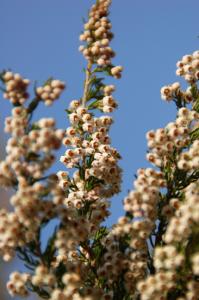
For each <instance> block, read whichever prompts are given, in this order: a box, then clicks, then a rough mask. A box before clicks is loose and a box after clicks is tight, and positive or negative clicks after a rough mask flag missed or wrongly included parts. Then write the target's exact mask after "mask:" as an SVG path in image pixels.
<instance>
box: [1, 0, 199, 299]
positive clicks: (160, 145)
mask: <svg viewBox="0 0 199 300" xmlns="http://www.w3.org/2000/svg"><path fill="white" fill-rule="evenodd" d="M110 4H111V1H110V0H97V1H96V4H94V5H93V6H92V7H91V10H90V11H89V16H88V21H87V22H86V23H85V24H84V31H83V33H82V34H81V35H80V40H81V41H83V42H84V45H82V46H80V51H82V53H83V55H84V57H85V58H86V60H87V67H86V69H85V82H84V90H83V95H82V97H81V98H79V99H76V100H72V101H71V102H70V103H69V107H68V109H66V112H67V115H68V120H69V126H68V127H67V128H66V129H64V130H63V129H57V128H56V122H55V120H54V119H53V118H50V117H48V118H41V119H39V120H35V119H32V117H33V113H34V111H35V110H36V108H37V107H38V105H39V103H40V102H42V101H43V102H44V104H45V105H47V106H48V105H51V104H52V103H53V102H54V101H55V100H56V99H58V98H59V97H60V95H61V93H62V92H63V90H64V88H65V84H64V82H62V81H60V80H57V79H56V80H55V79H52V78H50V79H49V80H47V81H46V82H45V83H44V85H43V86H40V87H36V88H35V91H34V94H35V95H34V98H33V100H32V101H30V102H29V104H27V102H28V98H29V94H28V92H27V89H28V87H29V83H30V82H29V80H28V79H24V78H23V77H22V76H20V75H19V74H14V73H12V72H11V71H5V72H3V73H1V74H0V80H1V81H2V82H3V83H4V85H5V93H4V97H5V98H6V99H9V100H10V102H11V104H12V106H13V108H12V112H11V116H9V117H7V118H6V120H5V132H6V133H8V134H9V135H10V137H9V139H8V142H7V145H6V157H5V159H4V160H2V161H1V162H0V185H1V186H3V187H6V188H12V189H13V191H12V195H11V197H10V205H11V210H10V211H9V210H7V209H5V208H1V209H0V255H1V256H2V258H3V260H4V261H9V260H11V259H12V258H14V256H15V255H16V254H17V256H18V257H19V258H20V259H21V260H22V261H23V262H24V265H25V266H26V267H27V269H28V270H29V272H28V273H19V272H17V271H16V272H13V273H12V274H11V275H10V278H9V281H8V283H7V288H8V291H9V293H10V295H11V296H12V297H17V296H20V297H26V296H29V292H35V293H37V294H38V296H39V297H40V298H42V299H49V300H115V299H118V300H124V299H132V300H137V299H140V300H167V299H176V300H197V299H198V292H199V283H198V276H199V251H198V242H197V241H198V239H199V126H198V124H199V91H198V85H197V81H198V79H199V51H195V52H194V53H192V54H191V55H185V56H183V58H182V59H181V60H180V61H179V62H178V63H177V68H178V69H177V72H176V74H177V75H180V76H182V77H184V79H185V81H186V82H187V83H188V88H187V89H186V90H185V91H183V90H182V88H181V85H180V83H179V82H174V83H173V84H170V85H167V86H164V87H163V88H162V89H161V96H162V98H163V99H164V100H166V101H171V100H173V101H174V102H175V104H176V106H177V110H178V111H177V116H176V119H175V120H174V121H173V122H170V123H169V124H167V125H166V126H165V127H164V128H159V129H157V130H150V131H149V132H147V135H146V137H147V144H148V152H147V156H146V157H147V160H148V162H149V163H151V164H152V165H154V166H155V168H152V167H147V168H140V169H138V171H137V174H136V175H135V180H134V183H133V186H134V188H133V190H130V191H129V192H128V195H127V196H126V197H125V198H124V200H123V206H124V213H125V215H123V216H121V217H120V218H119V219H118V221H117V222H116V224H114V225H113V226H112V227H111V228H107V226H106V225H105V224H104V223H103V222H104V221H105V220H106V218H107V217H108V216H109V215H110V198H111V197H112V196H114V195H116V194H118V193H119V192H120V189H121V181H122V170H121V168H120V166H119V164H118V163H119V160H120V158H121V156H120V154H119V152H118V151H117V149H115V148H114V147H113V146H112V145H111V139H110V128H111V125H112V124H113V117H112V116H110V115H109V114H110V113H112V112H113V111H114V110H115V109H116V108H117V107H118V102H117V100H116V99H115V96H113V92H114V91H115V86H114V85H113V84H110V83H109V84H106V82H105V79H106V77H105V78H103V77H99V76H98V73H99V72H100V73H102V74H103V75H106V76H113V77H115V78H120V77H121V72H122V69H123V68H122V66H119V65H118V66H114V65H113V64H112V59H113V57H114V56H115V52H114V51H113V50H112V48H111V47H110V42H111V40H112V38H113V34H112V32H111V22H110V20H109V18H108V14H109V6H110ZM26 101H27V102H26ZM25 102H26V103H25ZM32 120H34V121H32ZM62 144H63V145H64V146H65V149H64V153H63V155H61V157H60V162H61V163H62V165H63V166H62V168H63V170H58V171H57V173H56V174H54V173H52V174H51V173H50V171H51V167H52V165H53V163H54V161H55V159H56V155H55V151H56V150H58V149H60V147H61V145H62ZM51 222H52V223H53V222H56V225H55V226H54V225H52V223H51ZM46 226H54V228H53V229H54V231H53V233H52V234H49V236H48V237H47V239H46V240H47V241H46V242H45V243H43V239H42V237H43V234H44V231H43V229H44V228H45V227H46Z"/></svg>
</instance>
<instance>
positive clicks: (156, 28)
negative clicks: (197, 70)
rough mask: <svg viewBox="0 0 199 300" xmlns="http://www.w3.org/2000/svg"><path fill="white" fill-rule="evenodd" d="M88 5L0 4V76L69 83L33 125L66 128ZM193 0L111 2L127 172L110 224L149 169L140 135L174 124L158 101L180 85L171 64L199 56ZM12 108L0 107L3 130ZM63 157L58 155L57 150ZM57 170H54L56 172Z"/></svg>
mask: <svg viewBox="0 0 199 300" xmlns="http://www.w3.org/2000/svg"><path fill="white" fill-rule="evenodd" d="M93 2H94V1H91V0H84V1H82V0H73V1H72V0H71V1H70V0H56V1H55V0H54V1H53V0H34V1H33V0H32V1H31V0H28V1H27V0H0V27H1V46H0V69H4V68H11V69H12V70H13V71H15V72H19V73H21V74H22V75H24V76H26V77H28V78H30V79H31V80H32V81H34V80H35V79H37V80H38V81H39V82H43V81H44V80H45V79H46V78H48V77H49V76H53V77H56V78H58V79H61V80H64V81H66V82H67V86H68V88H67V90H66V92H65V93H64V95H63V97H62V100H58V101H57V102H56V103H55V104H54V105H53V107H52V108H50V109H46V107H44V106H41V107H40V111H39V112H38V114H37V117H38V118H39V117H42V116H53V117H55V118H56V119H57V123H58V126H59V127H63V128H66V127H67V125H68V122H67V120H66V115H65V112H64V109H65V108H66V107H67V106H68V104H69V102H70V100H72V99H75V98H79V97H80V96H81V94H82V86H83V72H82V68H83V66H84V65H85V62H84V59H83V58H82V56H81V54H80V53H79V52H78V47H79V39H78V37H79V33H80V31H81V30H82V27H83V26H82V18H83V17H85V16H86V15H87V11H88V9H89V7H90V5H91V4H92V3H93ZM198 12H199V1H198V0H189V1H187V0H167V1H163V0H151V1H147V0H145V1H144V0H123V1H119V0H113V4H112V8H111V15H110V18H111V20H112V23H113V32H114V33H115V39H114V41H113V43H112V46H113V48H114V50H115V51H116V53H117V56H116V58H115V61H114V62H115V64H121V65H123V66H124V74H123V78H122V79H121V80H120V81H115V83H116V85H117V92H116V94H115V96H116V98H117V100H118V102H119V109H118V111H117V112H116V113H115V124H114V125H113V128H112V131H111V136H112V144H113V145H114V146H115V147H116V148H118V149H119V151H120V153H121V155H122V157H123V160H122V162H121V166H122V168H123V169H124V176H123V180H124V183H123V192H122V193H121V194H120V195H119V196H117V197H115V198H114V199H113V204H112V212H113V216H112V217H111V219H110V220H109V224H111V223H113V222H115V221H116V220H117V218H118V216H120V215H121V214H122V211H121V209H122V205H121V202H122V199H123V197H124V196H125V195H126V193H127V190H128V189H131V187H132V182H133V177H134V174H135V172H136V169H137V168H139V167H143V166H146V165H147V163H146V161H145V152H146V140H145V134H146V132H147V131H148V130H149V129H153V128H154V129H155V128H158V127H162V126H164V125H165V124H166V123H167V122H169V121H170V120H172V119H173V118H175V108H174V106H173V105H172V104H170V105H169V104H167V103H165V102H163V101H162V100H161V99H160V92H159V91H160V88H161V86H163V85H165V84H168V83H171V82H173V81H176V80H179V79H178V78H177V77H176V76H175V64H176V61H177V60H178V59H179V58H181V57H182V55H184V54H188V53H191V52H193V51H194V50H196V49H198V46H199V39H198V37H197V36H198V35H199V27H198ZM9 109H10V105H9V103H8V102H7V101H6V100H4V99H2V100H1V110H0V122H1V128H2V127H3V125H2V124H3V119H4V117H5V116H7V115H8V114H9ZM62 152H63V150H62ZM60 166H61V165H60V164H59V163H58V164H57V165H56V166H55V169H56V170H57V169H59V168H60Z"/></svg>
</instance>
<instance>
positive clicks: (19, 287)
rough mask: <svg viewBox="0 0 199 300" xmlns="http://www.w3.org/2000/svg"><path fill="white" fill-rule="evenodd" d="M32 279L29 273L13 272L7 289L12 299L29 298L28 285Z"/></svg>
mask: <svg viewBox="0 0 199 300" xmlns="http://www.w3.org/2000/svg"><path fill="white" fill-rule="evenodd" d="M29 279H30V275H29V274H27V273H19V272H13V273H12V274H11V275H10V280H9V281H8V283H7V289H8V291H9V293H10V295H11V296H12V297H15V296H21V297H26V296H28V294H29V293H28V290H27V289H26V286H25V285H26V283H27V281H28V280H29Z"/></svg>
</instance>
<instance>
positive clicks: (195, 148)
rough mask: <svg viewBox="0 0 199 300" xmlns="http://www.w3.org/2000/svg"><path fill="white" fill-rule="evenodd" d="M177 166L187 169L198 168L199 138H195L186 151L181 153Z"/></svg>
mask: <svg viewBox="0 0 199 300" xmlns="http://www.w3.org/2000/svg"><path fill="white" fill-rule="evenodd" d="M178 168H179V169H183V170H187V171H194V170H198V169H199V140H195V141H194V142H193V144H192V145H191V146H190V148H189V149H188V151H186V152H182V153H181V155H180V159H179V161H178Z"/></svg>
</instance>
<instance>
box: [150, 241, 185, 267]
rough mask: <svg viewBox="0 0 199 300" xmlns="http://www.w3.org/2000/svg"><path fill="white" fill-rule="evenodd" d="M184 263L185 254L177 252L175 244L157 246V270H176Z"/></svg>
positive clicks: (155, 254)
mask: <svg viewBox="0 0 199 300" xmlns="http://www.w3.org/2000/svg"><path fill="white" fill-rule="evenodd" d="M183 263H184V255H183V254H180V253H178V252H177V250H176V247H175V246H173V245H166V246H164V247H156V248H155V253H154V267H155V268H156V270H158V271H159V270H161V269H163V270H164V269H165V270H167V269H168V270H175V269H176V268H177V267H179V266H182V264H183Z"/></svg>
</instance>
